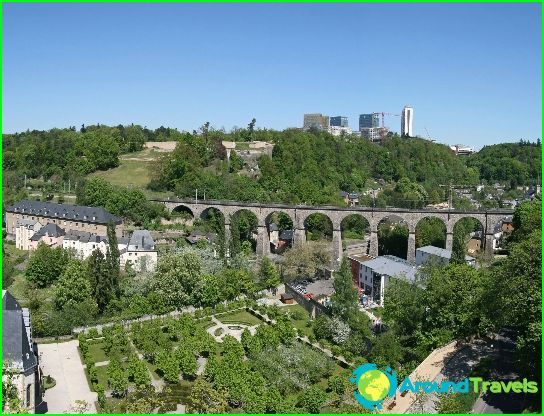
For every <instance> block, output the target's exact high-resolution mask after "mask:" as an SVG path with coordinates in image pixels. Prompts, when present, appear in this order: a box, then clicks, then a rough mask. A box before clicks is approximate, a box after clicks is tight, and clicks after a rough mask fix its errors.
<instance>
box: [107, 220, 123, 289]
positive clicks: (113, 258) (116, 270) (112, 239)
mask: <svg viewBox="0 0 544 416" xmlns="http://www.w3.org/2000/svg"><path fill="white" fill-rule="evenodd" d="M107 234H108V248H107V251H106V265H107V266H106V267H107V269H108V273H109V276H110V280H111V287H112V288H113V293H114V294H115V297H117V298H119V296H120V295H121V288H120V284H119V279H120V264H119V259H120V257H121V254H120V253H119V247H118V246H117V236H116V235H115V224H113V222H111V221H110V222H108V226H107Z"/></svg>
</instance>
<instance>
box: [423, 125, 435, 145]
mask: <svg viewBox="0 0 544 416" xmlns="http://www.w3.org/2000/svg"><path fill="white" fill-rule="evenodd" d="M425 132H426V133H427V137H428V138H429V141H430V142H433V143H434V142H435V140H433V139H431V135H430V134H429V130H427V127H425Z"/></svg>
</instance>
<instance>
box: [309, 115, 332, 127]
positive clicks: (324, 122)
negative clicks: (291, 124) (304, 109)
mask: <svg viewBox="0 0 544 416" xmlns="http://www.w3.org/2000/svg"><path fill="white" fill-rule="evenodd" d="M329 126H330V123H329V116H325V115H323V114H321V113H309V114H304V127H303V128H304V130H309V129H311V128H314V129H318V130H327V129H328V128H329Z"/></svg>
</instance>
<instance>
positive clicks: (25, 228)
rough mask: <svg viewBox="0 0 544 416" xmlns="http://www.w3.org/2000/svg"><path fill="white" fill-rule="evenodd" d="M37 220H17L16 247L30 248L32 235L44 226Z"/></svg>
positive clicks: (21, 248)
mask: <svg viewBox="0 0 544 416" xmlns="http://www.w3.org/2000/svg"><path fill="white" fill-rule="evenodd" d="M42 226H43V225H42V224H40V223H39V222H38V221H35V220H17V223H16V228H15V247H17V248H18V249H20V250H30V249H31V248H30V245H31V241H30V239H31V238H32V236H33V235H34V234H35V233H36V232H38V231H39V230H40V228H42Z"/></svg>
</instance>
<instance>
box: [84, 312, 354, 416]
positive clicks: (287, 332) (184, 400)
mask: <svg viewBox="0 0 544 416" xmlns="http://www.w3.org/2000/svg"><path fill="white" fill-rule="evenodd" d="M250 304H251V305H250V306H252V307H254V308H256V312H255V313H253V312H252V311H251V309H245V308H243V303H241V302H239V303H233V304H232V305H230V306H226V307H225V306H224V305H221V306H220V307H218V308H216V309H219V311H217V312H215V317H216V319H218V320H219V321H220V322H222V323H229V324H230V323H232V324H236V323H238V324H243V325H248V326H254V325H256V326H257V329H256V333H255V334H254V335H251V334H250V333H249V331H247V330H244V331H243V332H242V340H241V342H238V341H237V340H236V339H235V338H233V337H232V336H229V335H226V336H224V338H222V342H217V341H216V340H215V338H214V336H213V335H211V334H209V333H208V332H207V331H206V329H207V328H209V327H211V326H212V325H213V322H212V319H211V316H204V314H205V313H206V312H204V311H202V310H201V311H199V313H197V315H199V317H198V318H196V317H195V316H193V315H189V314H181V315H179V316H178V317H176V318H164V319H156V320H150V321H144V322H137V323H133V324H132V325H131V327H130V328H126V329H125V328H123V327H122V326H121V325H115V326H113V327H109V328H105V329H104V333H103V334H97V333H96V332H94V333H89V334H87V335H80V337H79V341H80V351H81V356H82V358H83V360H84V363H85V364H86V365H87V375H88V380H89V383H90V385H91V388H92V389H93V390H94V391H96V392H97V393H98V403H97V404H98V408H99V409H100V411H102V412H131V413H151V412H153V411H159V412H165V411H174V410H176V407H177V406H179V405H184V406H186V411H187V412H193V413H214V412H222V413H229V412H231V413H240V412H246V413H267V412H269V413H286V412H287V413H296V412H306V413H307V412H310V413H319V411H320V410H321V409H322V408H326V407H327V406H331V405H332V406H333V407H336V405H338V404H340V403H344V404H343V406H350V403H351V402H350V401H352V393H351V390H350V387H349V383H347V379H348V377H349V370H345V369H342V368H341V367H340V366H339V365H338V364H337V363H336V362H335V361H334V360H333V359H331V358H329V357H327V356H326V355H325V354H323V353H322V352H321V351H319V350H316V349H313V348H311V347H309V346H307V345H305V344H304V343H301V342H298V341H297V340H296V335H297V332H304V329H309V330H311V328H309V326H308V324H307V322H309V321H310V320H309V316H308V314H307V312H306V311H305V310H304V309H303V308H302V307H299V306H298V305H293V306H292V307H288V308H285V309H284V308H277V307H275V308H274V307H259V306H257V305H256V304H254V303H251V302H250ZM241 307H242V308H241ZM228 309H234V310H230V311H229V310H228ZM225 312H226V313H225ZM257 315H262V316H263V317H264V318H263V319H266V317H268V318H270V319H273V321H271V322H273V323H271V324H265V323H264V322H263V320H261V319H260V318H259V317H258V316H257ZM295 326H298V327H299V328H295ZM104 361H107V362H108V363H107V364H106V365H99V366H96V365H95V363H101V364H105V363H103V362H104ZM351 405H354V404H353V403H351ZM349 410H350V411H357V407H356V406H355V405H354V407H353V409H352V408H351V407H350V408H349Z"/></svg>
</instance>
